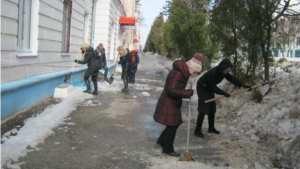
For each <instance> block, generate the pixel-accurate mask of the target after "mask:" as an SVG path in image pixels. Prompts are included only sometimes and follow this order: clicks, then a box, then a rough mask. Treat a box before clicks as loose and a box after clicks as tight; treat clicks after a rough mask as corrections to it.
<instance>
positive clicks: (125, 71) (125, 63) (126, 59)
mask: <svg viewBox="0 0 300 169" xmlns="http://www.w3.org/2000/svg"><path fill="white" fill-rule="evenodd" d="M125 50H126V54H125V56H121V57H120V61H119V62H118V63H119V64H120V65H122V76H121V79H123V78H125V79H126V78H129V74H130V70H131V56H130V52H129V50H128V49H125Z"/></svg>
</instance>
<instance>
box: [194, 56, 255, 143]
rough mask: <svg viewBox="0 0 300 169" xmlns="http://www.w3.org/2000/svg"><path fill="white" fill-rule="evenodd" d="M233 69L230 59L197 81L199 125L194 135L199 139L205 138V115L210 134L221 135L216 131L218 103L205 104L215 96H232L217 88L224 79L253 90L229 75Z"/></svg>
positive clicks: (223, 61)
mask: <svg viewBox="0 0 300 169" xmlns="http://www.w3.org/2000/svg"><path fill="white" fill-rule="evenodd" d="M232 68H233V65H232V63H231V62H230V60H229V59H224V60H222V61H221V62H220V63H219V65H218V66H216V67H214V68H212V69H210V70H209V71H207V72H206V73H205V74H204V75H203V76H201V77H200V78H199V80H198V81H197V94H198V118H197V125H196V128H195V131H194V135H195V136H197V137H204V135H203V133H202V123H203V120H204V116H205V114H206V115H208V132H209V133H215V134H220V132H219V131H218V130H216V129H215V126H214V125H215V113H216V102H215V101H213V102H209V103H205V101H206V100H209V99H212V98H214V97H215V96H214V94H215V93H216V94H219V95H224V96H226V97H230V94H229V93H227V92H225V91H223V90H221V89H220V88H218V87H217V84H218V83H220V82H221V81H222V80H223V79H224V78H225V79H227V80H228V81H229V82H231V83H233V84H235V85H237V86H239V87H244V88H251V87H250V86H248V85H246V84H244V83H242V82H241V81H240V80H239V79H238V78H236V77H234V76H232V75H230V74H229V72H230V70H231V69H232Z"/></svg>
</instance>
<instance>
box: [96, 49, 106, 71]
mask: <svg viewBox="0 0 300 169" xmlns="http://www.w3.org/2000/svg"><path fill="white" fill-rule="evenodd" d="M95 54H96V58H97V60H98V63H99V69H101V68H104V67H105V66H106V54H105V48H102V50H101V49H100V48H99V47H97V48H96V49H95Z"/></svg>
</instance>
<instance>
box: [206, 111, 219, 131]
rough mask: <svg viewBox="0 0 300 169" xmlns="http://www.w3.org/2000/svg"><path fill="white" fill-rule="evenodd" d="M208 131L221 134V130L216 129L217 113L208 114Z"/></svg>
mask: <svg viewBox="0 0 300 169" xmlns="http://www.w3.org/2000/svg"><path fill="white" fill-rule="evenodd" d="M208 132H209V133H215V134H220V132H219V131H218V130H216V129H215V113H209V115H208Z"/></svg>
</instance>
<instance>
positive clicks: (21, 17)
mask: <svg viewBox="0 0 300 169" xmlns="http://www.w3.org/2000/svg"><path fill="white" fill-rule="evenodd" d="M29 2H30V5H29V6H30V7H29V9H30V12H29V13H30V14H29V22H24V15H23V12H24V5H25V3H24V0H19V3H18V32H17V50H18V51H20V52H31V49H32V42H31V38H32V37H31V36H32V35H31V30H32V11H33V10H32V5H33V2H32V0H29ZM23 23H26V24H29V30H28V32H27V33H28V34H29V35H28V38H29V39H28V43H29V47H28V48H24V47H23V43H22V37H23V36H24V32H23V31H24V29H23Z"/></svg>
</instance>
